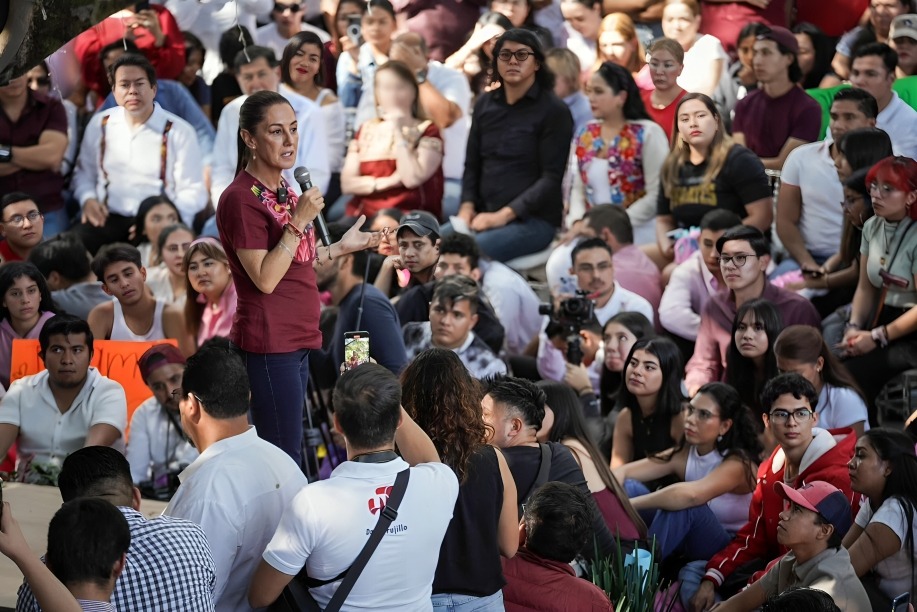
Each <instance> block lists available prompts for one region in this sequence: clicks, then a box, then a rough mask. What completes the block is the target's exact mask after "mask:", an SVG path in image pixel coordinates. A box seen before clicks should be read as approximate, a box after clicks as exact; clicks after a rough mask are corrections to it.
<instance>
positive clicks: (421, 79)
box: [414, 68, 427, 85]
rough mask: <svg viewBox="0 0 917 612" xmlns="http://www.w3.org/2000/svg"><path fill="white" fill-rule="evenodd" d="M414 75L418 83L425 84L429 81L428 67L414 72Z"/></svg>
mask: <svg viewBox="0 0 917 612" xmlns="http://www.w3.org/2000/svg"><path fill="white" fill-rule="evenodd" d="M414 76H415V77H416V78H417V84H418V85H423V84H424V83H426V82H427V69H426V68H422V69H420V70H418V71H417V72H415V73H414Z"/></svg>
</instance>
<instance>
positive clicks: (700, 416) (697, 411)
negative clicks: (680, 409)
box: [684, 404, 720, 423]
mask: <svg viewBox="0 0 917 612" xmlns="http://www.w3.org/2000/svg"><path fill="white" fill-rule="evenodd" d="M684 411H685V416H686V417H689V416H697V420H698V421H701V422H702V423H706V422H707V421H709V420H710V419H716V418H719V416H720V415H718V414H713V413H712V412H710V411H709V410H706V409H704V408H695V407H694V406H692V405H691V404H688V405H687V406H685V408H684Z"/></svg>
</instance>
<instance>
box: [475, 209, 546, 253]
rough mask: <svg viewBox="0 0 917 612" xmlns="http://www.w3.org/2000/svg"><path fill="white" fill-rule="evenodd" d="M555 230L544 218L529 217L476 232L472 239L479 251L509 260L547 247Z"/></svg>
mask: <svg viewBox="0 0 917 612" xmlns="http://www.w3.org/2000/svg"><path fill="white" fill-rule="evenodd" d="M556 231H557V228H555V227H554V226H553V225H551V224H550V223H548V222H547V221H545V220H544V219H538V218H536V217H529V218H527V219H516V220H515V221H510V222H509V224H507V225H504V226H503V227H496V228H494V229H489V230H487V231H484V232H478V233H477V234H476V235H475V237H474V239H475V241H476V242H477V243H478V247H479V248H480V249H481V252H482V253H484V254H485V255H487V256H488V257H490V258H491V259H495V260H496V261H509V260H510V259H515V258H517V257H522V256H523V255H531V254H532V253H537V252H539V251H543V250H544V249H546V248H548V245H549V244H551V241H552V240H554V234H555V232H556Z"/></svg>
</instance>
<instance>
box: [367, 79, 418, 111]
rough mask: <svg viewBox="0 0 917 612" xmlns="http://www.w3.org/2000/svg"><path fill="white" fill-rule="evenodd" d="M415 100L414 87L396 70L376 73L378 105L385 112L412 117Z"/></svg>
mask: <svg viewBox="0 0 917 612" xmlns="http://www.w3.org/2000/svg"><path fill="white" fill-rule="evenodd" d="M415 99H416V98H415V94H414V86H413V85H411V84H410V83H408V82H407V81H405V80H404V79H402V78H401V77H400V76H398V74H396V73H395V71H394V70H379V71H377V72H376V103H377V104H378V105H379V107H380V108H381V109H382V111H383V112H391V111H395V110H398V111H401V112H402V113H405V114H407V115H410V114H411V108H412V107H413V106H414V100H415Z"/></svg>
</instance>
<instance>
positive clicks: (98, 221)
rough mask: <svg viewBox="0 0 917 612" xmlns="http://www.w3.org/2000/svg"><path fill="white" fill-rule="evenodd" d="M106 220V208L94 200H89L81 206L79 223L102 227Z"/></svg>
mask: <svg viewBox="0 0 917 612" xmlns="http://www.w3.org/2000/svg"><path fill="white" fill-rule="evenodd" d="M107 220H108V207H107V206H105V205H104V204H102V203H101V202H99V201H98V200H96V199H95V198H90V199H88V200H86V203H85V204H83V214H82V215H80V221H81V222H83V223H88V224H89V225H93V226H95V227H102V226H103V225H105V222H106V221H107Z"/></svg>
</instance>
